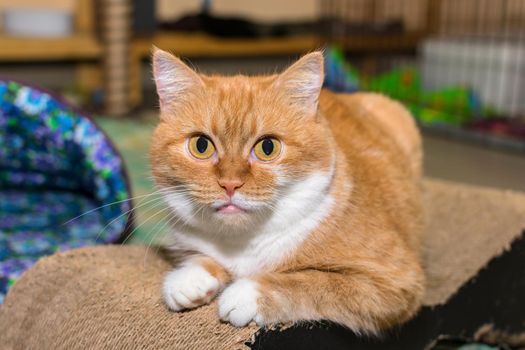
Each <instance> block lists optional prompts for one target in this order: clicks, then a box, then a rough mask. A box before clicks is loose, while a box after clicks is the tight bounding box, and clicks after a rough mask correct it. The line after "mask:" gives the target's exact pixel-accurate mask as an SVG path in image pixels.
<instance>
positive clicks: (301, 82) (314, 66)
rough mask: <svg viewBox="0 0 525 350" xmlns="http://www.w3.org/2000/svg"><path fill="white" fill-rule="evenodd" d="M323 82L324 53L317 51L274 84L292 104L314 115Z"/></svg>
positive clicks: (296, 64)
mask: <svg viewBox="0 0 525 350" xmlns="http://www.w3.org/2000/svg"><path fill="white" fill-rule="evenodd" d="M323 81H324V59H323V53H322V52H321V51H315V52H312V53H309V54H307V55H305V56H303V57H302V58H301V59H299V60H298V61H297V62H295V63H294V64H293V65H292V66H291V67H289V68H288V69H287V70H286V71H284V72H283V73H281V74H280V75H279V76H278V77H277V80H276V81H275V83H274V84H275V87H276V88H277V89H280V90H281V91H282V92H283V93H284V95H285V96H286V97H287V98H289V99H290V102H291V103H292V104H294V105H295V106H297V107H299V108H301V109H303V110H304V112H305V113H307V114H309V115H314V114H315V113H316V111H317V104H318V100H319V94H320V92H321V88H322V86H323Z"/></svg>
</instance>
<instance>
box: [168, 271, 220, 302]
mask: <svg viewBox="0 0 525 350" xmlns="http://www.w3.org/2000/svg"><path fill="white" fill-rule="evenodd" d="M219 287H220V283H219V280H218V279H217V278H215V277H213V276H212V275H211V274H210V273H209V272H208V271H206V269H204V268H203V267H202V266H200V265H198V264H192V263H189V264H188V265H183V266H181V267H180V268H178V269H176V270H173V271H171V272H170V273H168V274H167V275H166V277H165V279H164V286H163V288H162V292H163V297H164V302H165V303H166V304H167V305H168V307H169V308H170V309H171V310H173V311H181V310H184V309H191V308H194V307H197V306H200V305H203V304H207V303H209V302H210V301H211V300H212V299H213V298H214V297H215V295H216V294H217V292H218V291H219Z"/></svg>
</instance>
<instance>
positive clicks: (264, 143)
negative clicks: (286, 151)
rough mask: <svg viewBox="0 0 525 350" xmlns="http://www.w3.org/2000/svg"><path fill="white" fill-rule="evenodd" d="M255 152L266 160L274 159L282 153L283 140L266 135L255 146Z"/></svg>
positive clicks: (259, 157) (260, 158)
mask: <svg viewBox="0 0 525 350" xmlns="http://www.w3.org/2000/svg"><path fill="white" fill-rule="evenodd" d="M253 153H254V154H255V156H256V157H257V158H258V159H259V160H262V161H264V162H268V161H270V160H274V159H275V158H277V157H278V156H279V154H281V142H279V140H277V139H274V138H272V137H265V138H264V139H262V140H260V141H259V142H257V144H256V145H255V147H253Z"/></svg>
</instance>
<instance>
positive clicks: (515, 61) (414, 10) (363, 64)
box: [319, 0, 525, 139]
mask: <svg viewBox="0 0 525 350" xmlns="http://www.w3.org/2000/svg"><path fill="white" fill-rule="evenodd" d="M319 5H320V9H321V14H322V19H323V21H322V23H323V36H324V40H325V42H327V43H328V44H329V45H330V46H331V47H332V49H330V50H329V54H330V53H331V52H330V51H332V53H333V52H335V54H334V55H333V56H334V57H335V59H334V60H335V64H339V65H342V66H343V68H344V71H345V73H344V74H340V75H339V76H338V77H333V79H332V81H331V82H332V84H333V85H338V84H339V83H341V81H338V79H339V80H341V79H342V80H346V85H345V86H346V87H348V86H349V84H348V80H349V79H350V80H351V81H352V82H353V85H352V84H350V86H353V88H354V89H358V90H373V91H379V92H382V93H385V94H388V95H391V96H393V97H395V98H398V99H400V100H402V101H404V102H405V103H406V104H407V105H408V107H409V108H410V109H411V110H412V112H413V114H414V115H415V116H416V117H417V118H418V119H419V120H420V121H421V122H422V123H431V124H432V123H438V124H455V125H470V126H473V125H482V124H483V123H486V122H487V121H493V120H496V119H497V120H507V121H508V123H511V124H512V123H516V122H518V121H520V120H521V121H522V120H523V118H524V117H525V0H320V3H319ZM334 60H332V61H330V60H328V63H327V64H334ZM331 71H333V70H330V67H328V69H327V72H328V74H330V72H331ZM329 78H330V77H329ZM328 85H330V84H328ZM350 90H351V89H350ZM510 129H512V130H514V131H517V132H518V133H520V135H518V136H522V137H523V138H524V139H525V128H523V129H524V130H518V129H520V128H516V127H514V128H510Z"/></svg>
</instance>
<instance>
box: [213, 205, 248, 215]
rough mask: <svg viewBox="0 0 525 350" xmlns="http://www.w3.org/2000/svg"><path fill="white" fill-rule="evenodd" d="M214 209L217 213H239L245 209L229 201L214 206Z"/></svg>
mask: <svg viewBox="0 0 525 350" xmlns="http://www.w3.org/2000/svg"><path fill="white" fill-rule="evenodd" d="M216 210H217V212H218V213H220V214H226V215H231V214H240V213H245V212H246V209H244V208H242V207H240V206H239V205H237V204H233V203H231V202H229V203H226V204H223V205H221V206H220V207H218V208H216Z"/></svg>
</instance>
